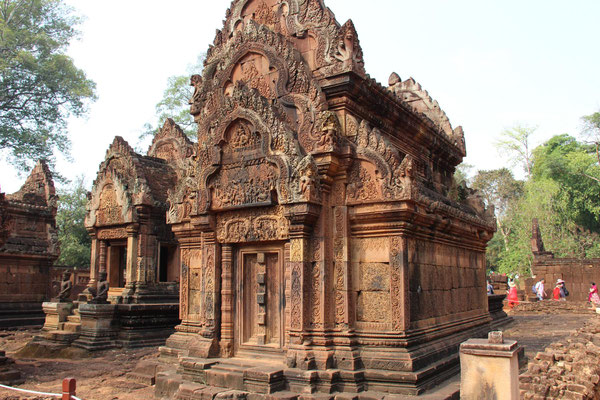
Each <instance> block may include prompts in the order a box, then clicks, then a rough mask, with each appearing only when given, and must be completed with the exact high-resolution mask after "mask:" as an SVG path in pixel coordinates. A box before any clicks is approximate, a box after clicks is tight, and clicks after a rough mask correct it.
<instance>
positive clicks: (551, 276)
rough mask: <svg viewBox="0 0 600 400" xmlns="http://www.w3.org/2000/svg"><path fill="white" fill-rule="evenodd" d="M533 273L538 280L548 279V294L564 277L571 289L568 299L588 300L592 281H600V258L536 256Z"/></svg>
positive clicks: (568, 287)
mask: <svg viewBox="0 0 600 400" xmlns="http://www.w3.org/2000/svg"><path fill="white" fill-rule="evenodd" d="M531 273H532V274H533V275H534V276H535V277H536V280H538V281H539V280H540V279H546V287H547V288H548V289H549V290H547V291H546V292H548V296H550V292H551V291H552V289H553V288H554V284H555V283H556V280H557V279H562V280H564V281H565V282H566V286H567V289H568V290H569V297H568V298H567V299H568V300H576V301H587V299H588V294H589V288H590V282H595V283H597V284H599V283H600V259H598V258H594V259H587V260H586V259H576V258H548V257H535V258H534V261H533V265H532V266H531ZM530 291H531V290H530Z"/></svg>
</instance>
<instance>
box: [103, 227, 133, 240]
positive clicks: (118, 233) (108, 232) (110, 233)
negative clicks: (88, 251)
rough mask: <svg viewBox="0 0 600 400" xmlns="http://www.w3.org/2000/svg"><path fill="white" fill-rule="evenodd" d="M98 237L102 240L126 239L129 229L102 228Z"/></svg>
mask: <svg viewBox="0 0 600 400" xmlns="http://www.w3.org/2000/svg"><path fill="white" fill-rule="evenodd" d="M97 237H98V239H100V240H111V239H126V238H127V230H126V229H125V228H111V229H102V230H100V231H99V232H98V235H97Z"/></svg>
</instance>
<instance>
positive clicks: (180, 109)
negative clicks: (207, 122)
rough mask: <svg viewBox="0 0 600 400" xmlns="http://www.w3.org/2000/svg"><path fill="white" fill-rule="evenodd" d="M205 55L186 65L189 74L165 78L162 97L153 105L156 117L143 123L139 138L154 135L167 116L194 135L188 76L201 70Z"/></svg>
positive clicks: (190, 135)
mask: <svg viewBox="0 0 600 400" xmlns="http://www.w3.org/2000/svg"><path fill="white" fill-rule="evenodd" d="M205 57H206V56H205V54H201V55H200V56H199V57H198V59H197V61H196V64H194V65H192V66H189V67H188V72H189V75H176V76H171V77H169V78H168V79H167V88H166V89H165V91H164V93H163V98H162V99H161V100H160V101H159V102H158V103H157V104H156V107H155V109H156V115H157V118H156V120H155V121H154V122H153V123H147V124H146V125H144V129H143V131H142V134H141V135H140V139H144V138H145V137H148V136H153V135H155V134H156V132H158V130H159V129H160V127H162V125H163V124H164V122H165V120H166V119H167V118H171V119H173V121H175V122H176V123H177V124H178V125H179V126H180V127H181V129H183V131H184V132H185V134H186V135H187V136H188V137H189V138H194V137H195V136H196V129H197V128H196V123H195V122H194V118H193V117H192V115H191V114H190V104H189V101H190V98H191V97H192V94H193V89H192V88H191V86H190V76H191V75H193V74H200V73H201V72H202V68H203V64H204V59H205Z"/></svg>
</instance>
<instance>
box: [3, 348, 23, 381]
mask: <svg viewBox="0 0 600 400" xmlns="http://www.w3.org/2000/svg"><path fill="white" fill-rule="evenodd" d="M12 362H13V361H12V360H11V359H9V358H7V357H6V354H5V353H4V351H0V384H2V385H9V386H11V385H18V384H21V383H23V382H24V380H23V377H22V376H21V372H20V371H17V370H16V369H14V368H12V367H11V364H12Z"/></svg>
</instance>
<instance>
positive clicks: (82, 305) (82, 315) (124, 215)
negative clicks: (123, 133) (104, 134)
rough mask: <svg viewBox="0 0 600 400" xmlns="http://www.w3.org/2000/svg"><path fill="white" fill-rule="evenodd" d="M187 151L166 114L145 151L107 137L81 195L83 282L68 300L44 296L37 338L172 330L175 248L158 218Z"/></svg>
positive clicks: (92, 340) (110, 343)
mask: <svg viewBox="0 0 600 400" xmlns="http://www.w3.org/2000/svg"><path fill="white" fill-rule="evenodd" d="M193 151H194V146H193V143H192V142H191V141H189V139H187V137H186V136H185V134H184V133H183V131H182V130H181V128H179V126H177V125H176V124H175V123H174V122H173V121H172V120H170V119H169V120H167V121H166V123H165V124H164V126H163V128H162V129H161V130H160V131H159V132H158V133H157V135H156V136H155V138H154V140H153V142H152V144H151V146H150V148H149V149H148V153H147V155H145V156H143V155H140V154H138V153H136V152H135V151H134V150H133V149H132V148H131V146H130V145H129V144H128V143H127V142H126V141H125V140H124V139H123V138H121V137H119V136H117V137H116V138H115V139H114V141H113V143H112V144H111V145H110V147H109V149H108V151H107V152H106V157H105V159H104V161H103V162H102V163H101V164H100V168H99V171H98V175H97V178H96V180H95V181H94V183H93V187H92V191H91V193H90V194H89V201H88V206H87V215H86V218H85V226H86V229H87V230H88V232H89V234H90V236H91V238H92V246H91V258H90V280H89V283H88V286H87V288H86V289H85V290H84V291H83V292H82V293H81V294H80V295H79V297H78V301H75V302H73V305H72V306H70V305H66V306H65V305H64V304H61V301H64V299H62V300H60V301H59V302H52V303H45V307H44V308H45V311H46V314H47V319H46V325H45V327H44V330H45V331H46V333H45V335H44V336H45V339H50V340H52V341H55V342H60V343H65V344H73V345H75V346H78V347H82V348H85V349H88V350H98V349H105V348H111V347H137V346H148V345H158V344H162V343H164V341H165V339H166V338H167V337H168V336H169V335H170V334H171V333H172V332H173V328H174V326H175V325H176V324H177V323H178V322H179V247H178V244H177V241H176V240H175V237H174V236H173V233H172V232H171V228H170V227H169V226H167V224H166V215H167V210H168V206H167V195H168V193H169V191H170V190H172V189H173V187H174V185H176V184H177V182H178V180H179V178H180V177H181V176H182V174H181V172H180V171H181V169H182V168H183V166H184V165H185V164H186V162H187V159H189V158H190V157H191V156H192V155H193ZM100 287H102V288H104V289H107V290H104V289H99V288H100Z"/></svg>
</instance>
